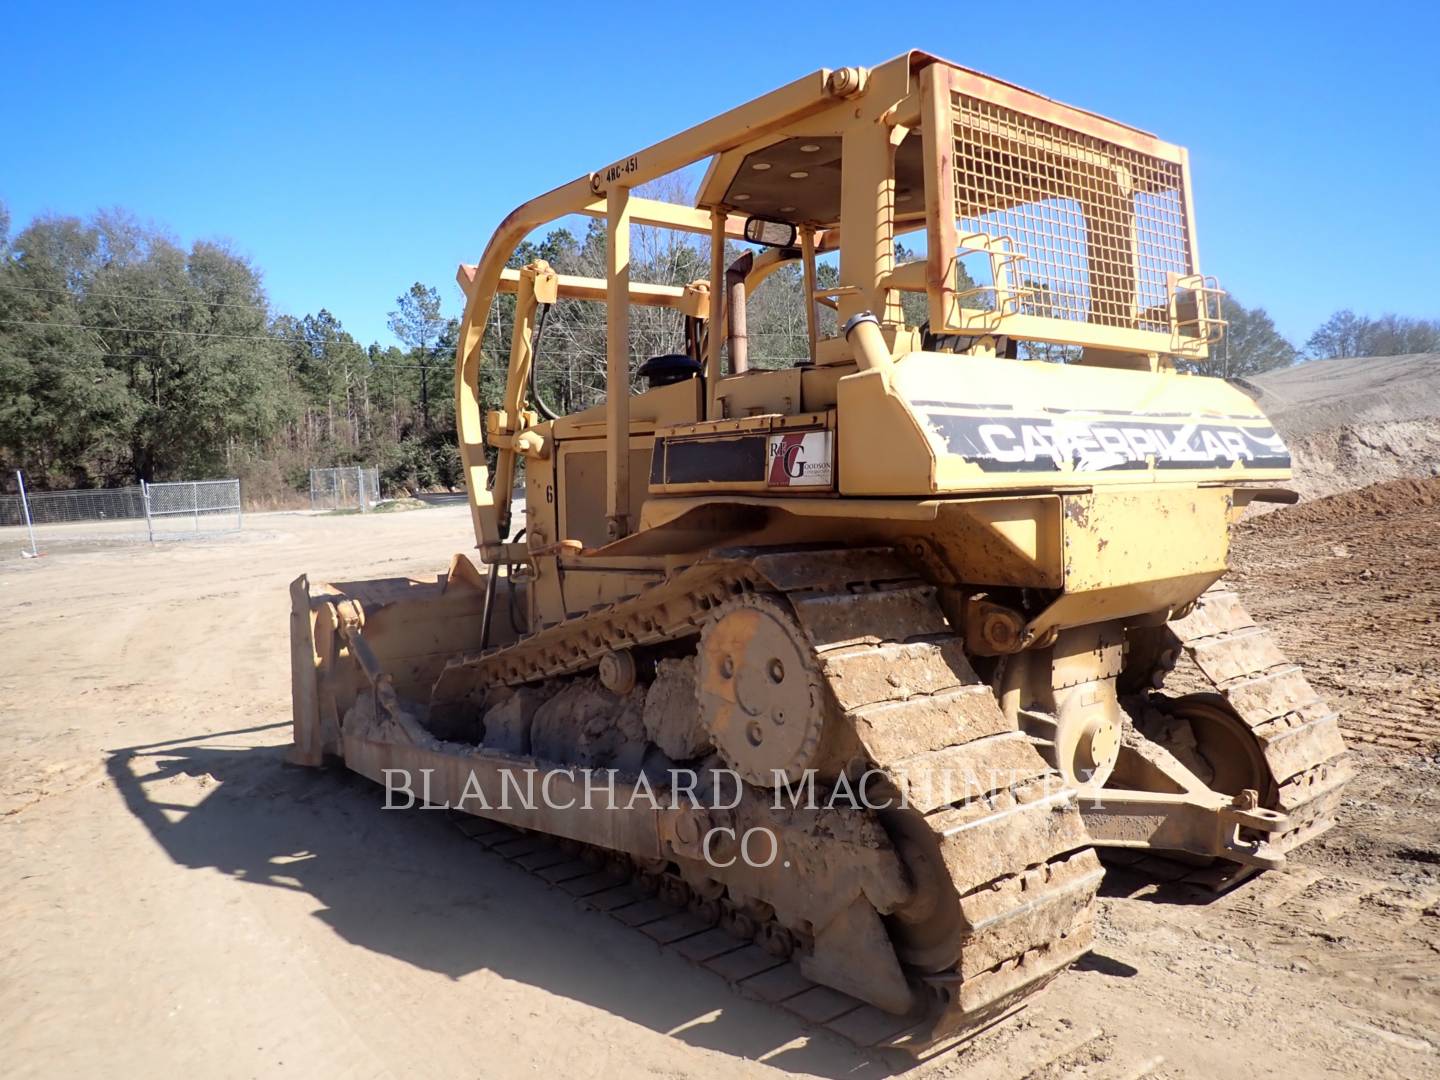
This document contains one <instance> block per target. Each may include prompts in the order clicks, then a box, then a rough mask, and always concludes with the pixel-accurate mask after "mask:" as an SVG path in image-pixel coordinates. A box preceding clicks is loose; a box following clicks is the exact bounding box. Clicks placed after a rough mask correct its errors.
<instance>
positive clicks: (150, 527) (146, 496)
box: [140, 480, 155, 544]
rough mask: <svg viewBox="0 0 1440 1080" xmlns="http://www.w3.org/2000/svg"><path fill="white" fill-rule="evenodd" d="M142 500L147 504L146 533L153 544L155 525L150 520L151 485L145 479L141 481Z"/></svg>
mask: <svg viewBox="0 0 1440 1080" xmlns="http://www.w3.org/2000/svg"><path fill="white" fill-rule="evenodd" d="M140 502H141V503H142V504H144V506H145V535H146V536H148V537H149V538H150V543H152V544H153V543H154V542H155V525H154V523H153V522H152V521H151V520H150V485H149V484H147V483H146V482H145V481H144V480H141V481H140Z"/></svg>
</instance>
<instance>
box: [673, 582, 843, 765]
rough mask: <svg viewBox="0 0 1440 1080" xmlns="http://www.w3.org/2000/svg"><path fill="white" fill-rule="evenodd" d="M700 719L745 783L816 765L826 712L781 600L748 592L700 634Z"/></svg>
mask: <svg viewBox="0 0 1440 1080" xmlns="http://www.w3.org/2000/svg"><path fill="white" fill-rule="evenodd" d="M698 676H699V677H698V679H697V680H696V683H697V687H696V689H697V693H698V695H699V703H700V718H701V719H702V720H703V721H704V723H705V726H706V728H707V729H708V730H709V732H710V736H711V738H712V740H713V741H714V743H715V746H716V749H718V750H719V751H720V754H721V756H722V757H724V759H725V760H726V762H727V763H729V765H730V766H731V768H733V769H734V770H735V771H736V772H737V773H739V774H740V776H741V777H742V778H744V779H745V780H746V781H747V782H749V783H752V784H756V785H758V786H760V787H774V786H775V784H776V783H777V782H778V781H777V774H778V776H779V777H783V778H784V779H785V780H788V781H792V782H793V781H795V780H798V779H799V778H800V777H801V776H802V775H804V772H805V770H806V769H810V768H815V767H817V765H818V763H819V762H818V759H819V754H820V742H821V736H822V735H823V734H824V728H825V713H824V707H823V696H822V687H821V679H820V675H819V672H818V670H817V668H816V665H815V660H814V653H813V652H812V650H811V648H810V643H809V642H808V641H807V640H806V638H805V635H804V633H803V631H801V629H800V627H799V626H797V625H796V623H795V620H794V617H793V616H792V615H791V614H790V612H789V610H788V608H787V607H786V605H785V604H784V603H783V602H782V601H779V600H775V599H772V598H770V597H765V596H746V597H743V598H741V599H739V600H735V601H733V602H731V603H729V604H727V605H725V606H724V607H723V608H721V609H720V611H719V612H718V613H717V615H716V617H715V618H713V619H712V620H711V621H710V622H709V623H708V624H707V625H706V627H705V630H704V632H703V633H702V634H701V637H700V656H699V670H698Z"/></svg>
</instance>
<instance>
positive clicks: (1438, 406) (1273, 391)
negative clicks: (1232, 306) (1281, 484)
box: [1233, 353, 1440, 499]
mask: <svg viewBox="0 0 1440 1080" xmlns="http://www.w3.org/2000/svg"><path fill="white" fill-rule="evenodd" d="M1233 381H1234V382H1235V383H1236V384H1237V385H1238V386H1240V387H1241V388H1242V389H1243V390H1245V392H1246V393H1248V394H1249V395H1250V396H1251V397H1253V398H1255V400H1256V401H1257V402H1258V403H1259V405H1260V407H1261V408H1262V409H1264V410H1265V414H1266V415H1267V416H1269V417H1270V419H1271V420H1272V421H1273V422H1274V424H1275V426H1276V428H1277V429H1278V430H1279V431H1280V434H1281V435H1283V436H1284V438H1285V441H1286V443H1287V444H1289V446H1290V452H1291V455H1292V457H1293V458H1294V461H1295V479H1294V481H1293V485H1294V487H1295V489H1296V490H1297V491H1299V492H1300V494H1301V495H1302V496H1303V497H1304V498H1306V499H1314V498H1318V497H1320V496H1324V495H1331V494H1334V493H1335V492H1340V491H1348V490H1350V489H1352V488H1360V487H1365V486H1366V485H1368V484H1376V483H1380V482H1382V481H1385V480H1394V479H1398V478H1401V477H1415V476H1440V353H1414V354H1410V355H1407V356H1368V357H1341V358H1337V359H1333V360H1312V361H1310V362H1309V363H1306V364H1297V365H1296V366H1295V367H1289V368H1282V369H1280V370H1277V371H1267V372H1265V373H1264V374H1261V375H1256V376H1253V377H1252V378H1249V379H1235V380H1233Z"/></svg>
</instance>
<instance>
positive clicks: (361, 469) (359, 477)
mask: <svg viewBox="0 0 1440 1080" xmlns="http://www.w3.org/2000/svg"><path fill="white" fill-rule="evenodd" d="M355 487H356V490H358V491H359V492H360V512H361V513H362V514H368V513H369V512H370V504H369V503H368V502H366V501H365V466H363V465H357V466H356V467H355Z"/></svg>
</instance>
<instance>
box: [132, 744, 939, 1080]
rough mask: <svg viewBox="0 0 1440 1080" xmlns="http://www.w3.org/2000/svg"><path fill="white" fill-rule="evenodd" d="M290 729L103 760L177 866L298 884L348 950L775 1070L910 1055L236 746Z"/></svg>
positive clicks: (431, 828) (446, 832)
mask: <svg viewBox="0 0 1440 1080" xmlns="http://www.w3.org/2000/svg"><path fill="white" fill-rule="evenodd" d="M285 726H288V725H267V726H264V727H258V728H249V729H244V730H241V731H220V732H214V733H208V734H201V735H197V736H196V737H194V738H193V739H179V740H173V741H170V742H165V743H157V744H150V745H146V746H134V747H129V748H124V749H118V750H114V751H111V752H110V754H109V757H108V759H107V769H108V772H109V775H110V778H111V780H112V782H113V783H114V784H115V787H116V789H117V790H118V791H119V793H120V795H121V796H122V797H123V798H124V800H125V803H126V806H127V807H128V808H129V809H130V811H131V813H133V814H134V815H135V817H136V818H138V819H139V820H140V822H141V823H142V824H143V825H144V826H145V827H146V828H147V829H148V830H149V832H150V833H151V835H152V836H153V837H154V839H155V840H156V841H157V842H158V843H159V844H160V845H161V847H162V848H163V849H164V850H165V851H166V853H167V854H168V855H169V856H170V857H171V858H172V859H173V860H174V861H175V862H176V863H177V864H179V865H181V866H184V867H188V868H190V869H197V870H199V869H211V870H215V871H218V872H220V873H222V874H224V875H226V876H229V877H231V878H234V879H235V880H237V881H242V882H246V883H248V884H253V885H264V886H270V887H273V888H280V889H290V890H296V891H300V892H304V893H307V894H309V895H310V896H312V897H313V898H314V899H315V900H316V901H317V903H318V904H319V905H320V908H319V910H318V911H317V912H316V913H315V914H316V916H317V917H318V918H320V919H322V920H323V921H324V922H326V923H327V924H328V925H329V926H330V927H331V929H333V930H334V931H335V933H336V934H338V935H339V936H340V937H341V938H343V939H344V940H345V941H347V942H349V943H350V944H352V945H356V946H359V947H361V948H365V949H371V950H374V951H376V952H379V953H383V954H385V955H388V956H391V957H394V958H396V959H398V960H402V961H404V962H405V963H409V964H413V965H415V966H417V967H420V968H424V969H427V970H430V971H434V972H438V973H441V974H443V975H446V976H448V977H449V978H451V979H460V978H462V977H463V976H466V975H469V974H471V973H473V972H476V971H480V970H485V969H488V970H490V971H493V972H495V973H496V974H498V975H501V976H503V977H504V978H507V979H514V980H520V981H523V982H526V983H528V984H531V985H533V986H537V987H541V988H543V989H545V990H547V991H549V992H551V993H553V994H556V995H560V996H564V997H568V998H571V999H574V1000H576V1001H580V1002H583V1003H585V1004H588V1005H591V1006H593V1007H595V1008H598V1009H602V1010H605V1011H607V1012H610V1013H613V1014H615V1015H617V1016H620V1017H623V1018H624V1019H626V1020H629V1021H631V1022H634V1023H637V1024H641V1025H643V1026H645V1027H648V1028H650V1029H651V1030H654V1031H657V1032H661V1033H664V1034H667V1035H669V1036H670V1037H672V1038H677V1039H681V1040H683V1041H684V1042H686V1043H688V1044H690V1045H693V1046H696V1047H702V1048H706V1049H711V1050H716V1051H720V1052H723V1053H726V1054H732V1055H735V1056H736V1057H741V1058H747V1059H751V1060H763V1061H764V1062H765V1063H766V1064H769V1065H772V1066H774V1067H777V1068H780V1069H784V1070H786V1071H791V1072H806V1073H814V1074H819V1075H825V1076H837V1077H838V1076H845V1077H847V1078H862V1080H863V1078H865V1077H883V1076H889V1075H892V1074H894V1073H896V1072H899V1071H902V1070H904V1069H905V1068H907V1067H908V1065H909V1064H911V1062H909V1060H908V1059H906V1058H904V1057H903V1056H901V1055H899V1054H883V1055H882V1054H879V1053H878V1052H874V1051H868V1052H862V1051H858V1050H856V1049H854V1048H853V1047H851V1046H849V1045H847V1044H845V1043H842V1042H840V1041H839V1040H838V1039H836V1038H835V1037H834V1036H831V1035H829V1034H825V1033H821V1032H817V1031H814V1030H812V1029H807V1028H805V1027H804V1026H802V1025H801V1024H799V1023H798V1022H796V1021H795V1020H793V1019H792V1018H791V1017H790V1016H789V1015H788V1014H786V1013H784V1012H782V1011H781V1010H779V1009H777V1008H771V1007H769V1006H766V1005H763V1004H760V1003H758V1002H754V1001H751V1000H749V999H746V998H744V997H742V996H740V995H739V994H738V993H736V992H735V991H734V990H732V989H731V988H730V987H729V986H727V985H726V984H725V983H724V982H723V981H722V980H721V979H719V978H718V977H717V976H715V975H712V974H711V973H709V972H707V971H704V970H702V969H700V968H697V967H695V966H693V965H691V964H689V963H688V962H686V961H685V960H683V959H682V958H680V957H678V956H675V955H673V954H666V953H662V952H661V951H660V949H659V947H658V946H657V945H655V944H654V943H653V942H652V941H650V940H649V939H648V938H646V937H644V936H643V935H641V934H639V933H638V932H635V931H631V930H628V929H627V928H625V927H623V926H621V925H620V924H618V923H617V922H615V921H614V920H612V919H611V918H609V917H608V916H606V915H603V914H601V913H599V912H595V911H591V910H588V909H585V908H582V907H581V906H579V905H578V904H577V903H575V902H574V901H573V900H572V899H571V898H570V897H568V896H567V895H565V894H564V893H562V892H560V891H559V890H556V889H553V888H551V887H549V886H547V885H546V884H545V883H544V882H543V881H541V880H539V879H538V878H533V877H531V876H529V875H528V874H526V873H525V872H523V871H521V870H519V869H518V868H516V867H514V866H511V865H510V864H508V863H506V862H505V861H504V860H503V859H502V858H501V857H500V856H498V855H492V854H489V853H487V852H485V851H483V850H481V849H479V848H478V847H477V846H476V845H475V844H474V843H472V842H470V841H469V840H467V839H466V837H465V836H464V835H463V834H462V833H461V832H460V831H459V830H458V829H457V828H456V827H455V825H454V824H453V823H452V821H451V820H450V819H449V815H447V814H445V813H443V812H430V811H424V810H406V811H392V812H385V811H383V809H382V807H383V794H382V792H381V790H380V789H379V788H378V787H376V786H375V785H373V784H370V783H369V782H367V781H364V780H363V779H361V778H359V777H356V776H354V775H353V774H350V773H347V772H344V771H343V770H339V769H335V770H325V771H319V770H310V769H302V768H296V767H294V766H290V765H287V764H285V761H284V756H285V750H286V747H284V746H273V745H272V746H258V747H257V746H250V745H244V742H248V741H249V739H250V738H253V736H254V735H255V734H256V733H260V732H266V731H269V730H271V729H272V728H281V727H285ZM237 740H238V741H237ZM183 777H193V778H196V779H201V778H206V779H205V780H204V782H205V784H206V785H207V786H206V788H205V789H203V795H202V797H200V798H199V799H198V801H195V802H193V804H190V805H183V804H181V803H178V802H168V801H166V791H167V788H168V789H169V790H171V791H176V790H179V789H177V788H175V787H174V786H173V785H171V784H169V783H167V782H169V781H173V780H175V779H177V778H183ZM184 790H187V791H193V790H194V789H193V788H187V789H184ZM454 992H455V993H465V992H467V991H466V990H462V989H456V990H455V991H454Z"/></svg>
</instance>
